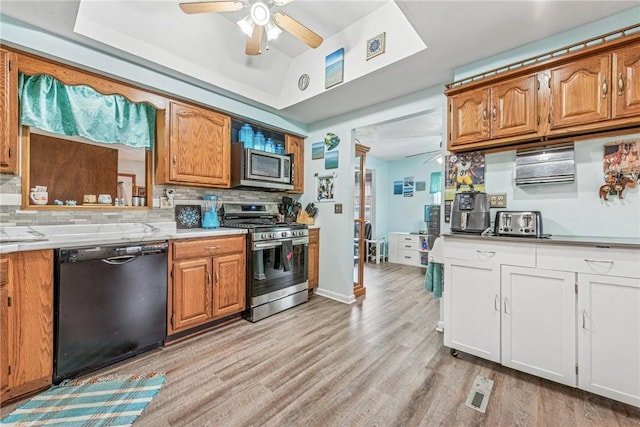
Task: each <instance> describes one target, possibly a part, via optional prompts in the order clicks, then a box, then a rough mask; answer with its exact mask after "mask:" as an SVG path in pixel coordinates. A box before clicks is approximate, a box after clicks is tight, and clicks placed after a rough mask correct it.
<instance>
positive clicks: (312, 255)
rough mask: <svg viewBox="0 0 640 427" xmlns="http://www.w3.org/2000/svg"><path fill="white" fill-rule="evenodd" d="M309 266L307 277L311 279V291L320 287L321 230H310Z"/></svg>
mask: <svg viewBox="0 0 640 427" xmlns="http://www.w3.org/2000/svg"><path fill="white" fill-rule="evenodd" d="M307 254H308V261H307V265H308V266H309V267H308V270H307V272H308V273H307V276H308V278H309V289H312V288H317V287H318V278H319V274H320V229H319V228H311V229H309V250H308V252H307Z"/></svg>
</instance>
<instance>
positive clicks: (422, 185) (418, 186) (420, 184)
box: [416, 181, 427, 191]
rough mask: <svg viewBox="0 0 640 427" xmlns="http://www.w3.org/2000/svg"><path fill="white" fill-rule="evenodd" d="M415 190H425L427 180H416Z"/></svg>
mask: <svg viewBox="0 0 640 427" xmlns="http://www.w3.org/2000/svg"><path fill="white" fill-rule="evenodd" d="M416 191H427V181H416Z"/></svg>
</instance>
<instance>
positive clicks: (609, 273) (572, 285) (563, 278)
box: [443, 234, 640, 407]
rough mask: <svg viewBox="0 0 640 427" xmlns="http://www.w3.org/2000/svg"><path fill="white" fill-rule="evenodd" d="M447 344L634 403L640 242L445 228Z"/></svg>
mask: <svg viewBox="0 0 640 427" xmlns="http://www.w3.org/2000/svg"><path fill="white" fill-rule="evenodd" d="M444 241H445V250H444V253H445V261H444V281H445V283H444V293H443V297H444V319H445V332H444V344H445V345H446V346H448V347H450V348H451V352H452V354H454V355H455V354H457V352H458V351H464V352H466V353H469V354H474V355H476V356H479V357H482V358H485V359H488V360H492V361H494V362H497V363H501V364H503V365H505V366H508V367H511V368H513V369H517V370H521V371H524V372H527V373H530V374H533V375H537V376H539V377H543V378H547V379H549V380H551V381H556V382H560V383H562V384H565V385H568V386H571V387H578V388H580V389H583V390H587V391H590V392H593V393H596V394H600V395H603V396H606V397H609V398H611V399H615V400H619V401H621V402H625V403H628V404H631V405H634V406H638V407H640V239H633V238H608V237H567V236H552V237H551V238H544V239H535V238H518V237H502V236H480V235H461V234H447V235H445V236H444Z"/></svg>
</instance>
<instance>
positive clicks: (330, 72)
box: [324, 48, 344, 89]
mask: <svg viewBox="0 0 640 427" xmlns="http://www.w3.org/2000/svg"><path fill="white" fill-rule="evenodd" d="M343 77H344V48H340V49H338V50H336V51H335V52H333V53H331V54H329V55H327V56H326V58H325V65H324V87H325V89H329V88H330V87H332V86H335V85H337V84H340V83H342V79H343Z"/></svg>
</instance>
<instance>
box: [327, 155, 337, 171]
mask: <svg viewBox="0 0 640 427" xmlns="http://www.w3.org/2000/svg"><path fill="white" fill-rule="evenodd" d="M324 168H325V169H338V151H327V152H326V153H324Z"/></svg>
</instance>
